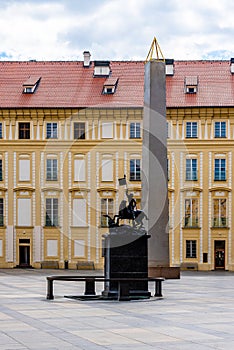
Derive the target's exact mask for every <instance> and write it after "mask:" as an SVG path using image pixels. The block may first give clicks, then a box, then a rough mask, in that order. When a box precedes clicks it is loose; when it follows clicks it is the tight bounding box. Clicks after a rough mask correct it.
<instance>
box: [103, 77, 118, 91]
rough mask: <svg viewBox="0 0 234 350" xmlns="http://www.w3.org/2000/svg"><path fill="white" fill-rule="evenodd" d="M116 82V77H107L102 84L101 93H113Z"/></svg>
mask: <svg viewBox="0 0 234 350" xmlns="http://www.w3.org/2000/svg"><path fill="white" fill-rule="evenodd" d="M117 84H118V78H114V77H111V78H108V79H106V81H105V83H104V85H103V92H102V93H103V94H107V95H109V94H114V93H115V90H116V87H117Z"/></svg>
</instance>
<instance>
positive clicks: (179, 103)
mask: <svg viewBox="0 0 234 350" xmlns="http://www.w3.org/2000/svg"><path fill="white" fill-rule="evenodd" d="M189 76H190V77H191V76H193V77H194V76H195V77H197V79H198V85H197V93H195V94H185V93H184V81H185V77H189ZM189 106H192V107H196V106H197V107H201V106H204V107H209V106H210V107H211V106H216V107H217V106H234V74H231V72H230V61H175V65H174V75H173V76H167V107H189Z"/></svg>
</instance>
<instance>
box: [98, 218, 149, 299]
mask: <svg viewBox="0 0 234 350" xmlns="http://www.w3.org/2000/svg"><path fill="white" fill-rule="evenodd" d="M109 230H110V233H109V234H106V235H104V236H103V237H104V242H103V243H104V258H105V264H104V269H105V278H107V279H109V278H148V239H149V238H150V236H149V235H147V234H146V231H145V230H143V229H136V228H133V227H131V226H127V225H123V226H119V227H113V228H110V229H109ZM125 285H126V287H127V289H128V290H129V298H130V299H131V298H133V299H140V298H150V296H151V293H150V292H149V291H148V281H127V282H126V284H125ZM102 295H103V297H106V298H113V299H116V298H117V297H118V282H117V281H111V282H110V281H107V282H105V286H104V291H103V292H102Z"/></svg>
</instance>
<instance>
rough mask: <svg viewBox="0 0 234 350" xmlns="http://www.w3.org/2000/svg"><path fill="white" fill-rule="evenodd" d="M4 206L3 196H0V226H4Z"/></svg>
mask: <svg viewBox="0 0 234 350" xmlns="http://www.w3.org/2000/svg"><path fill="white" fill-rule="evenodd" d="M3 213H4V207H3V198H0V226H4V216H3Z"/></svg>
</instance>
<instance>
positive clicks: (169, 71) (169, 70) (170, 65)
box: [165, 58, 174, 75]
mask: <svg viewBox="0 0 234 350" xmlns="http://www.w3.org/2000/svg"><path fill="white" fill-rule="evenodd" d="M165 64H166V75H174V60H173V59H169V58H166V60H165Z"/></svg>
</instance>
